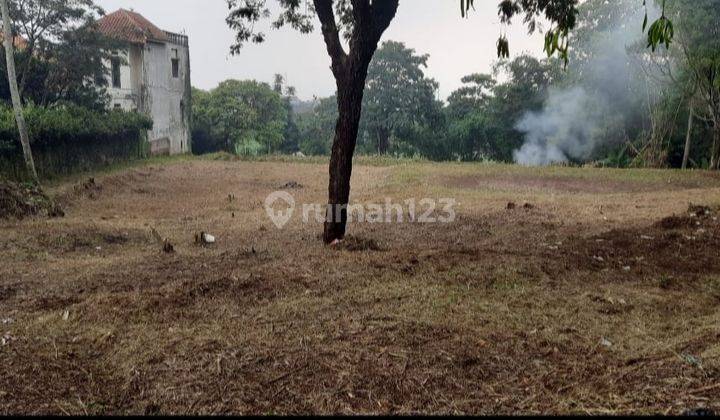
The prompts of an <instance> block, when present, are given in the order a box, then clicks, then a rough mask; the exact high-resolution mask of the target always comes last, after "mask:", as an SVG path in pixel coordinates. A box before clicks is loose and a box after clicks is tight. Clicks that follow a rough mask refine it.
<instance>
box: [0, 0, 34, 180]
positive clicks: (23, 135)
mask: <svg viewBox="0 0 720 420" xmlns="http://www.w3.org/2000/svg"><path fill="white" fill-rule="evenodd" d="M0 9H2V19H3V31H4V40H3V42H4V43H5V60H6V61H7V72H8V85H10V96H12V103H13V109H14V110H15V121H17V126H18V131H19V132H20V144H22V149H23V155H24V157H25V166H27V170H28V172H29V173H30V176H31V177H32V178H33V181H35V182H36V183H40V180H39V179H38V175H37V171H36V170H35V161H34V160H33V156H32V151H31V150H30V137H29V136H28V131H27V125H25V117H24V116H23V109H22V101H21V100H20V92H19V91H18V85H17V74H16V73H15V53H14V49H13V42H14V41H15V38H14V37H13V34H12V27H11V26H10V11H9V10H8V4H7V0H0Z"/></svg>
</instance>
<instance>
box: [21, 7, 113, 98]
mask: <svg viewBox="0 0 720 420" xmlns="http://www.w3.org/2000/svg"><path fill="white" fill-rule="evenodd" d="M9 7H10V18H11V20H12V22H13V26H14V27H15V29H16V30H17V32H18V34H20V35H21V36H23V37H24V38H25V39H26V40H27V48H26V51H25V54H24V57H23V60H22V63H21V66H20V74H19V77H20V79H19V80H20V95H21V96H22V95H24V93H25V89H26V88H27V85H28V82H29V79H30V76H31V74H32V71H33V67H34V66H35V65H36V64H38V62H37V60H34V59H33V58H34V57H36V55H40V56H43V55H46V54H47V50H48V49H50V48H52V47H53V46H54V44H55V43H57V42H60V41H61V40H62V38H63V37H65V36H67V35H66V34H67V32H68V31H73V30H75V29H77V28H81V27H83V26H85V27H87V26H89V25H90V24H92V22H94V20H95V18H96V16H98V15H102V14H104V11H103V9H102V8H100V7H99V6H97V5H96V4H95V3H94V0H15V1H12V2H10V5H9Z"/></svg>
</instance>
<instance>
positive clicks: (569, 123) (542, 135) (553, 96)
mask: <svg viewBox="0 0 720 420" xmlns="http://www.w3.org/2000/svg"><path fill="white" fill-rule="evenodd" d="M594 109H595V107H594V106H592V104H591V98H590V96H589V95H588V94H587V92H586V91H585V89H584V88H583V87H575V88H572V89H568V90H552V91H551V92H550V94H549V95H548V99H547V100H546V101H545V105H544V108H543V110H542V111H540V112H528V113H526V114H525V115H524V116H523V117H522V119H521V120H520V121H519V122H518V123H517V124H516V125H515V128H516V129H517V130H518V131H520V132H523V133H525V144H524V145H523V146H522V147H521V148H520V150H516V151H515V152H514V153H513V156H514V158H515V162H517V163H519V164H521V165H528V166H545V165H551V164H553V163H564V162H567V161H568V156H569V157H573V158H576V159H577V158H583V157H586V156H589V155H590V153H592V151H593V149H594V148H595V139H596V137H594V136H593V135H592V134H593V130H594V129H595V123H594V119H593V117H594V116H593V115H591V114H592V112H591V110H594Z"/></svg>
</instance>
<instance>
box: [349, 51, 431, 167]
mask: <svg viewBox="0 0 720 420" xmlns="http://www.w3.org/2000/svg"><path fill="white" fill-rule="evenodd" d="M427 60H428V56H427V55H417V54H415V50H413V49H410V48H407V47H406V46H405V44H403V43H401V42H395V41H387V42H385V43H383V45H382V46H381V48H380V49H378V51H377V53H375V56H374V57H373V59H372V62H371V63H370V67H369V69H368V77H367V82H366V86H365V96H364V99H363V110H362V119H361V127H362V129H363V131H365V132H366V134H367V136H368V138H370V139H372V145H373V149H374V150H375V151H376V152H377V153H378V154H386V153H388V152H389V151H390V147H391V144H390V138H391V137H397V135H398V133H399V131H400V130H403V129H404V130H408V129H410V128H411V127H413V126H415V125H427V124H429V123H430V122H431V121H432V120H433V119H434V118H437V116H438V114H439V108H440V106H439V105H438V104H437V101H436V100H435V92H436V91H437V89H438V84H437V82H436V81H435V80H433V79H429V78H427V77H425V74H424V72H423V68H426V67H427Z"/></svg>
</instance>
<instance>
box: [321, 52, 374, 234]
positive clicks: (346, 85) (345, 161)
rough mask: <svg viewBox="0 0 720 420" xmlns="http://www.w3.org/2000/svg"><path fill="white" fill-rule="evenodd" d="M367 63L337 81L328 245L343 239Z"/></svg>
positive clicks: (358, 64)
mask: <svg viewBox="0 0 720 420" xmlns="http://www.w3.org/2000/svg"><path fill="white" fill-rule="evenodd" d="M369 63H370V60H367V63H357V64H350V67H351V68H350V69H349V71H348V72H347V76H346V77H344V78H340V79H338V81H337V85H338V121H337V125H336V127H335V139H334V141H333V146H332V154H331V156H330V186H329V189H328V194H329V195H328V208H327V214H326V220H325V231H324V234H323V240H324V241H325V243H327V244H330V243H333V242H334V241H336V240H342V239H344V238H345V229H346V227H347V205H348V203H349V202H350V178H351V176H352V159H353V154H354V153H355V145H356V144H357V136H358V130H359V128H360V116H361V113H362V100H363V93H364V90H365V79H366V78H367V68H368V65H369Z"/></svg>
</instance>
